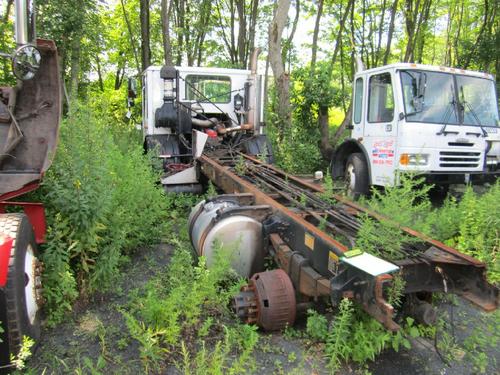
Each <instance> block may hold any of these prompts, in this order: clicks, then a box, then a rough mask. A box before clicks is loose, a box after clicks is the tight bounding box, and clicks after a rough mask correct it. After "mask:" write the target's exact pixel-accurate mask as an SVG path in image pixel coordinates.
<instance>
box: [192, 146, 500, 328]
mask: <svg viewBox="0 0 500 375" xmlns="http://www.w3.org/2000/svg"><path fill="white" fill-rule="evenodd" d="M241 158H243V159H244V167H243V168H242V167H241V165H240V166H239V167H238V172H237V171H236V170H235V166H236V164H237V163H240V164H241ZM198 161H199V162H200V164H201V170H202V172H203V173H204V174H205V175H206V176H207V177H208V178H209V179H210V180H211V181H212V182H213V183H214V184H215V185H216V186H218V187H219V188H220V189H222V190H223V191H224V192H225V193H227V195H222V196H218V197H216V198H214V199H209V200H208V201H206V202H202V204H199V205H197V206H196V207H195V208H194V209H193V212H192V214H191V217H190V235H191V238H192V239H193V238H196V239H197V241H196V243H193V246H194V248H195V249H196V250H197V253H198V255H204V256H205V257H207V260H208V264H210V262H211V261H212V258H213V252H214V249H213V246H212V245H211V244H210V243H207V241H208V239H209V238H211V239H212V240H213V237H214V236H212V235H211V232H218V229H217V228H223V227H224V225H223V223H224V222H225V221H227V220H229V218H232V219H233V221H234V220H235V218H236V217H239V216H245V215H246V216H249V217H253V218H255V219H256V220H257V221H258V222H260V223H261V224H262V226H261V233H259V234H258V235H260V236H262V242H261V244H262V246H263V248H264V251H263V253H259V252H255V254H258V256H265V255H271V256H272V257H273V259H274V260H275V261H276V264H277V265H278V267H279V268H280V269H281V270H283V271H284V272H285V273H286V275H288V277H289V280H290V281H291V282H290V283H288V284H287V283H286V282H284V281H283V279H284V276H283V274H281V273H279V274H278V273H276V274H273V275H271V276H269V277H268V276H266V277H265V278H264V276H265V274H267V273H266V272H263V273H262V272H260V273H259V271H262V269H260V270H257V272H256V273H255V274H253V277H252V278H251V280H250V283H249V285H248V286H246V287H245V288H243V289H242V292H241V293H240V295H239V296H237V297H236V298H235V301H234V308H235V310H236V312H237V314H238V315H239V316H240V317H242V319H244V320H245V321H246V322H249V323H258V324H259V325H260V326H262V327H264V328H268V329H282V328H284V327H285V326H286V325H290V324H293V320H294V319H295V316H296V314H295V311H296V309H297V306H298V304H300V303H302V302H307V301H314V300H317V298H318V297H328V298H329V299H330V300H331V302H332V303H333V305H338V303H339V302H340V300H341V299H342V298H344V297H347V298H351V299H353V300H354V301H356V302H357V303H358V304H359V305H360V306H361V307H362V308H363V309H364V310H365V311H366V312H367V313H369V314H370V315H371V316H373V317H374V318H375V319H377V320H378V321H379V322H381V323H382V324H383V325H384V326H385V327H386V328H387V329H389V330H397V329H398V328H399V325H398V323H397V322H396V321H395V320H394V307H393V306H391V305H390V304H389V303H388V301H387V298H386V296H387V292H388V288H390V286H391V284H392V282H393V275H394V274H395V273H399V275H401V277H402V278H403V280H404V285H405V287H404V292H403V293H404V294H405V295H406V296H407V297H408V298H407V301H408V306H407V307H408V310H407V311H408V312H409V313H410V314H412V315H414V316H415V318H417V319H418V321H421V322H424V323H427V324H429V323H432V322H433V321H434V319H435V312H434V310H433V308H432V306H431V305H430V304H429V303H428V301H427V299H426V298H425V296H427V297H428V296H429V293H432V292H445V293H454V294H457V295H459V296H461V297H463V298H464V299H467V300H469V301H471V302H472V303H474V304H475V305H477V306H478V307H480V308H482V309H483V310H485V311H493V310H495V309H496V308H497V307H498V303H499V295H498V292H499V291H498V288H497V287H496V286H493V285H491V284H489V283H488V282H487V280H486V277H485V274H486V266H485V264H484V263H482V262H480V261H478V260H477V259H474V258H472V257H469V256H467V255H465V254H462V253H460V252H459V251H457V250H455V249H453V248H451V247H449V246H446V245H445V244H443V243H441V242H439V241H436V240H433V239H430V238H428V237H427V236H425V235H424V234H422V233H419V232H416V231H414V230H412V229H409V228H406V227H400V226H397V225H396V224H395V230H396V231H397V230H400V231H403V232H404V233H405V234H406V235H407V236H410V237H412V241H411V244H403V246H402V248H401V252H402V253H403V254H404V255H405V256H404V257H403V258H402V259H399V260H391V261H386V260H384V259H380V258H378V257H374V256H372V255H369V254H366V253H363V252H360V251H353V250H352V247H353V246H354V245H355V241H356V233H357V231H358V229H359V227H360V223H359V220H358V219H359V218H360V217H361V216H362V215H369V216H370V217H372V218H373V219H375V220H378V221H389V219H387V218H384V217H383V216H381V215H379V214H377V213H375V212H372V211H370V210H367V209H366V208H363V207H361V206H359V205H357V204H355V203H353V202H351V201H350V200H348V199H346V198H344V197H342V196H338V195H333V196H332V197H331V198H330V199H326V200H325V199H324V198H322V197H323V196H324V193H325V192H324V190H323V189H322V188H321V187H320V186H319V185H316V184H313V183H309V182H307V181H304V180H302V179H300V178H297V177H294V176H292V175H289V174H286V173H284V172H282V171H281V170H279V169H277V168H275V167H274V166H272V165H269V164H265V163H262V162H261V161H259V160H258V159H255V158H253V157H251V156H248V155H244V154H242V153H236V154H235V153H234V152H224V151H222V150H221V149H219V150H216V151H215V152H212V153H211V152H207V153H205V154H204V155H202V156H201V157H200V158H198ZM242 171H243V172H242ZM224 202H231V203H230V204H229V205H224ZM211 205H213V206H214V207H215V212H216V213H215V214H214V215H212V216H211V217H210V220H208V221H206V220H205V221H204V224H202V225H201V229H200V228H199V227H197V226H196V225H197V222H198V221H203V219H200V218H203V217H204V215H205V213H204V212H205V211H207V210H208V209H207V206H210V207H211ZM245 230H246V229H245V228H244V227H241V231H242V233H245ZM198 232H199V233H201V234H202V235H197V234H196V233H198ZM226 232H227V231H226ZM219 233H220V234H224V231H223V230H222V231H221V230H220V229H219ZM336 237H341V238H342V239H343V242H340V241H339V240H337V239H335V238H336ZM219 240H220V241H222V242H223V243H225V244H229V243H230V241H228V240H227V237H226V238H225V237H223V236H222V237H221V238H219ZM245 241H247V240H246V239H245V236H244V234H243V239H242V240H240V242H242V243H241V244H240V245H241V246H240V247H245V245H246V244H247V243H248V242H245ZM237 246H238V245H237ZM250 248H251V247H250ZM201 249H203V251H201ZM381 250H382V253H383V249H381ZM234 251H235V252H236V254H237V256H241V255H240V254H242V252H244V250H243V251H242V250H241V249H236V250H234ZM253 263H254V262H253ZM233 267H234V268H235V269H236V270H237V271H240V274H242V273H243V274H244V272H241V270H245V271H246V270H247V269H248V268H246V267H242V265H241V262H238V261H236V262H233ZM252 272H253V271H252ZM268 272H271V273H273V272H275V271H268ZM256 275H257V278H256ZM259 275H260V277H259ZM244 276H247V277H250V276H252V275H251V274H246V275H244ZM261 279H263V280H264V281H261ZM267 279H269V281H266V280H267ZM277 284H278V285H283V287H282V288H281V289H280V290H275V285H277ZM291 292H293V294H294V295H295V294H296V295H297V302H296V301H295V299H292V298H290V297H289V296H290V294H291ZM297 303H298V304H297ZM276 311H279V312H280V313H276Z"/></svg>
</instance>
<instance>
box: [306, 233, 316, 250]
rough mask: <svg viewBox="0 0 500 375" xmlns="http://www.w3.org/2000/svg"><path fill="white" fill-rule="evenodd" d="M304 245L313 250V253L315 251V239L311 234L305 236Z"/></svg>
mask: <svg viewBox="0 0 500 375" xmlns="http://www.w3.org/2000/svg"><path fill="white" fill-rule="evenodd" d="M304 244H305V245H306V246H307V247H308V248H309V249H311V250H312V251H314V237H313V236H311V235H310V234H309V233H305V234H304Z"/></svg>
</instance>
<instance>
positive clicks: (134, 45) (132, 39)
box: [63, 0, 141, 76]
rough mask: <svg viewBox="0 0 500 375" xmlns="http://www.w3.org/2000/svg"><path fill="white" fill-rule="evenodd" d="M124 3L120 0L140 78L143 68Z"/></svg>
mask: <svg viewBox="0 0 500 375" xmlns="http://www.w3.org/2000/svg"><path fill="white" fill-rule="evenodd" d="M123 1H124V0H120V2H121V4H122V10H123V18H124V19H125V23H126V24H127V30H128V36H129V38H130V47H131V48H132V52H133V54H134V59H135V66H136V69H137V75H138V76H140V75H141V67H140V65H139V58H138V57H137V48H136V43H135V40H134V34H133V33H132V27H131V25H130V21H129V19H128V15H127V10H126V9H125V3H124V2H123ZM63 71H64V70H63Z"/></svg>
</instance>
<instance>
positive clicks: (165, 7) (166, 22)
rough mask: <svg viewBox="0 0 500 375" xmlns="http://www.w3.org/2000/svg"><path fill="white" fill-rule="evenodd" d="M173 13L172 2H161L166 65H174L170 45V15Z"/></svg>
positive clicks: (169, 0)
mask: <svg viewBox="0 0 500 375" xmlns="http://www.w3.org/2000/svg"><path fill="white" fill-rule="evenodd" d="M171 11H172V1H171V0H161V31H162V34H163V58H164V60H165V65H168V66H171V65H173V61H172V46H171V44H170V14H171Z"/></svg>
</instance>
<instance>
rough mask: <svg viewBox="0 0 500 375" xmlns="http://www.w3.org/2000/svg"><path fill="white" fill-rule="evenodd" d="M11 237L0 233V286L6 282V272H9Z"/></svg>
mask: <svg viewBox="0 0 500 375" xmlns="http://www.w3.org/2000/svg"><path fill="white" fill-rule="evenodd" d="M12 242H13V239H12V238H11V237H9V236H4V235H2V234H1V233H0V288H3V287H4V286H5V285H6V284H7V274H8V272H9V259H10V251H11V249H12Z"/></svg>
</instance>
